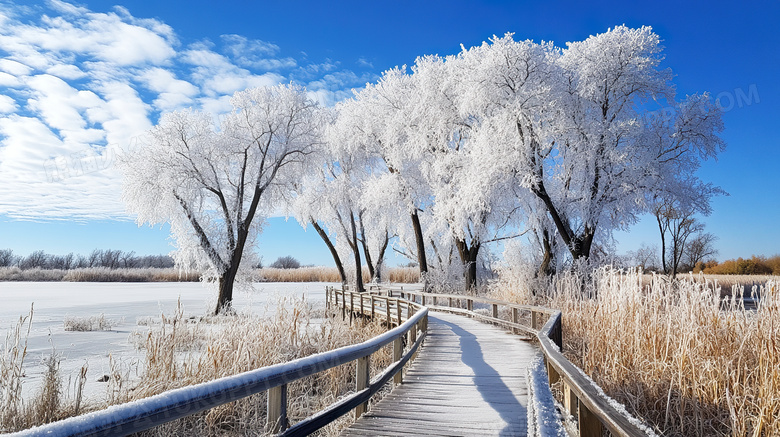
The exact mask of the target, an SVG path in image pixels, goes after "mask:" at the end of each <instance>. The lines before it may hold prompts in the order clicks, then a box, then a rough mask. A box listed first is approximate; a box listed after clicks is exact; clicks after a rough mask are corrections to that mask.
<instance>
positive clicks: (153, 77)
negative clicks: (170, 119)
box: [140, 68, 200, 111]
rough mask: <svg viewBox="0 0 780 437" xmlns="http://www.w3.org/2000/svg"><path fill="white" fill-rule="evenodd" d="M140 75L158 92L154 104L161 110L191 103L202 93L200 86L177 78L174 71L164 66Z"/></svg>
mask: <svg viewBox="0 0 780 437" xmlns="http://www.w3.org/2000/svg"><path fill="white" fill-rule="evenodd" d="M140 77H141V80H142V81H144V83H145V84H146V86H147V87H148V88H149V89H150V90H152V91H154V92H156V93H157V94H158V97H157V98H156V99H155V100H154V102H153V104H154V106H155V107H156V108H157V109H159V110H161V111H171V110H174V109H177V108H182V107H185V106H187V105H191V104H192V103H193V100H192V98H193V97H195V96H196V95H198V94H199V93H200V90H199V89H198V87H196V86H195V85H193V84H191V83H189V82H187V81H185V80H181V79H177V78H176V76H175V75H174V74H173V72H171V71H169V70H166V69H163V68H151V69H149V70H146V71H145V72H144V73H143V74H141V76H140Z"/></svg>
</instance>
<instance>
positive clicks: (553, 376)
mask: <svg viewBox="0 0 780 437" xmlns="http://www.w3.org/2000/svg"><path fill="white" fill-rule="evenodd" d="M560 379H561V377H560V376H559V375H558V372H557V371H556V370H555V368H554V367H553V366H552V364H550V362H549V361H547V380H548V381H549V383H550V385H553V384H555V383H556V382H558V381H559V380H560Z"/></svg>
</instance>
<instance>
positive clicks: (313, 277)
mask: <svg viewBox="0 0 780 437" xmlns="http://www.w3.org/2000/svg"><path fill="white" fill-rule="evenodd" d="M259 274H260V277H261V278H263V280H264V281H266V282H341V277H340V276H339V271H338V269H336V268H335V267H300V268H297V269H277V268H271V267H266V268H262V269H260V271H259ZM384 278H385V279H389V281H390V282H394V283H406V284H413V283H417V282H419V281H420V271H419V269H418V268H417V267H391V268H389V269H385V270H384ZM370 280H371V276H370V275H369V273H368V268H366V267H364V268H363V282H364V283H368V282H369V281H370Z"/></svg>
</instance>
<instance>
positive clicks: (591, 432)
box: [577, 402, 604, 437]
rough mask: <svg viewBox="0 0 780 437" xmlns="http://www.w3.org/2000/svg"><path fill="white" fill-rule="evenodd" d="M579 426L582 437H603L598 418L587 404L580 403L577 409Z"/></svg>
mask: <svg viewBox="0 0 780 437" xmlns="http://www.w3.org/2000/svg"><path fill="white" fill-rule="evenodd" d="M577 412H578V414H577V424H578V426H579V428H580V437H601V434H602V433H603V432H604V430H603V429H602V428H603V427H602V425H601V421H600V420H599V418H598V416H596V415H595V414H593V413H591V412H590V410H588V408H587V407H585V404H583V403H582V402H579V406H578V408H577Z"/></svg>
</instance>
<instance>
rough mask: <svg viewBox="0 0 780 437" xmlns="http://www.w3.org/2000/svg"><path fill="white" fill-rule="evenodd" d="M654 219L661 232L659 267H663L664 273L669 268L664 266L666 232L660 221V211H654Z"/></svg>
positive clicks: (666, 273) (667, 272) (667, 271)
mask: <svg viewBox="0 0 780 437" xmlns="http://www.w3.org/2000/svg"><path fill="white" fill-rule="evenodd" d="M655 219H656V220H657V221H658V230H659V231H660V232H661V268H663V269H664V274H665V275H668V274H669V269H668V268H667V267H666V232H664V227H663V224H662V222H661V213H660V212H656V214H655Z"/></svg>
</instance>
